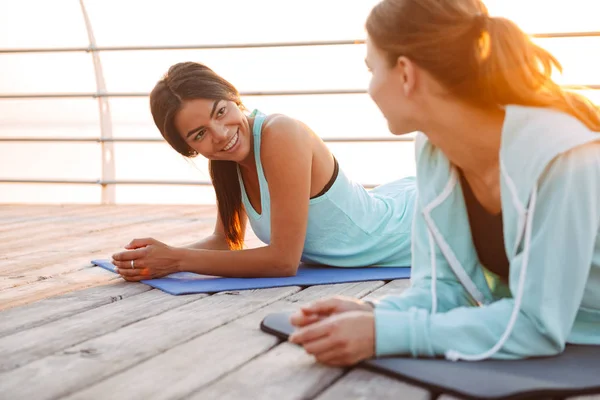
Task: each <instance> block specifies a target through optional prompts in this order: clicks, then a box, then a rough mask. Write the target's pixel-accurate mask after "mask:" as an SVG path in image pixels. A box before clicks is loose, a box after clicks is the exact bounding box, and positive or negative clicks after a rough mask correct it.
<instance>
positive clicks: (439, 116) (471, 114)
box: [421, 102, 505, 181]
mask: <svg viewBox="0 0 600 400" xmlns="http://www.w3.org/2000/svg"><path fill="white" fill-rule="evenodd" d="M435 110H436V112H435V113H429V115H436V118H434V119H430V120H428V121H426V123H425V124H424V126H423V129H421V130H422V131H423V132H424V133H425V134H426V135H427V137H428V138H429V140H430V141H431V143H433V144H434V145H435V146H437V147H439V148H440V149H441V150H442V151H443V152H444V154H445V155H446V157H448V159H449V160H450V162H451V163H452V164H454V165H456V166H457V167H458V168H460V169H461V170H462V171H463V172H464V173H465V175H467V176H471V177H473V178H475V179H481V180H483V181H488V180H489V179H490V176H494V175H495V174H496V173H497V171H498V168H499V159H500V158H499V153H500V143H501V138H502V126H503V124H504V114H505V112H504V110H501V109H496V110H483V109H479V108H475V107H472V106H469V105H466V104H464V103H458V102H445V103H444V104H436V105H435Z"/></svg>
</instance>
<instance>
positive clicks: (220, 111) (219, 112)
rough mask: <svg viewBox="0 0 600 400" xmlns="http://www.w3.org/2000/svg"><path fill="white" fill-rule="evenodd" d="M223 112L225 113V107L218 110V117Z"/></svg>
mask: <svg viewBox="0 0 600 400" xmlns="http://www.w3.org/2000/svg"><path fill="white" fill-rule="evenodd" d="M223 114H225V107H221V108H219V111H217V117H220V116H221V115H223Z"/></svg>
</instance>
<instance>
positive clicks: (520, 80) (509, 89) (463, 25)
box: [366, 0, 600, 131]
mask: <svg viewBox="0 0 600 400" xmlns="http://www.w3.org/2000/svg"><path fill="white" fill-rule="evenodd" d="M366 28H367V32H368V34H369V38H370V39H371V41H372V42H373V43H374V44H375V45H376V46H377V47H378V48H379V49H381V50H383V51H384V52H385V53H386V54H387V56H388V58H389V62H390V64H391V65H395V64H396V62H397V59H398V57H400V56H405V57H407V58H409V59H411V60H412V61H413V62H414V63H415V64H417V65H419V66H420V67H421V68H423V69H425V70H426V71H428V72H429V73H430V74H432V75H433V76H434V77H435V78H436V79H437V80H438V81H439V82H440V83H442V84H443V85H444V86H445V87H446V88H447V89H448V90H449V91H450V93H451V94H453V95H455V96H458V97H459V98H461V99H463V100H465V101H468V102H470V103H472V104H475V105H477V106H481V107H497V106H498V105H507V104H518V105H524V106H535V107H551V108H554V109H557V110H560V111H563V112H566V113H568V114H570V115H572V116H574V117H576V118H577V119H579V120H580V121H581V122H582V123H584V124H585V125H586V126H587V127H588V128H589V129H591V130H592V131H600V108H598V107H597V106H595V105H594V104H593V103H592V102H591V101H590V100H589V99H587V98H586V97H584V96H581V95H579V94H576V93H573V92H568V91H565V90H564V89H562V88H561V87H560V86H559V85H558V84H557V83H555V82H554V81H553V80H552V78H551V73H552V70H553V68H556V69H557V70H559V71H562V66H561V65H560V63H559V62H558V60H557V59H556V58H554V57H553V56H552V55H551V54H550V53H549V52H548V51H546V50H544V49H542V48H541V47H539V46H537V45H536V44H534V43H533V42H532V41H531V39H530V38H529V36H528V35H527V34H525V33H524V32H523V31H522V30H521V29H520V28H519V27H518V26H517V25H516V24H515V23H514V22H512V21H510V20H508V19H506V18H496V17H491V16H489V14H488V11H487V8H486V7H485V5H484V4H483V2H482V1H481V0H383V1H382V2H381V3H379V4H378V5H377V6H375V7H374V8H373V10H372V11H371V13H370V15H369V17H368V19H367V23H366Z"/></svg>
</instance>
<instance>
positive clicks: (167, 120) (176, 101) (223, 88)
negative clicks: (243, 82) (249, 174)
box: [150, 62, 243, 250]
mask: <svg viewBox="0 0 600 400" xmlns="http://www.w3.org/2000/svg"><path fill="white" fill-rule="evenodd" d="M191 99H211V100H229V101H233V102H234V103H236V104H237V105H238V106H239V107H240V108H242V109H243V105H242V101H241V99H240V94H239V92H238V91H237V89H236V88H235V87H234V86H233V85H232V84H231V83H229V82H228V81H226V80H225V79H223V78H222V77H221V76H219V75H218V74H216V73H215V72H214V71H213V70H211V69H210V68H208V67H207V66H205V65H203V64H199V63H195V62H184V63H179V64H175V65H173V66H172V67H171V68H169V71H168V72H167V73H166V75H165V76H164V77H163V78H162V79H161V80H160V81H158V83H157V84H156V86H155V87H154V89H153V90H152V93H151V94H150V110H151V112H152V117H153V118H154V123H155V124H156V126H157V127H158V130H159V131H160V133H161V134H162V136H163V137H164V138H165V140H166V141H167V142H168V143H169V144H170V145H171V147H173V149H175V150H176V151H177V152H179V153H180V154H182V155H183V156H185V157H196V156H197V155H198V153H197V152H196V151H195V150H194V149H193V148H192V147H190V145H188V144H187V143H186V142H185V140H183V138H182V137H181V135H180V134H179V132H178V131H177V129H176V128H175V122H174V119H175V116H176V115H177V112H179V110H180V109H181V107H182V105H183V103H184V102H185V101H186V100H191ZM208 166H209V172H210V177H211V179H212V183H213V186H214V188H215V193H216V196H217V207H218V209H219V215H220V217H221V220H222V221H223V225H224V227H225V238H226V240H227V243H228V245H229V248H230V249H232V250H234V249H236V250H237V249H241V248H242V246H243V239H242V224H241V213H242V211H243V204H242V193H241V190H240V185H239V182H238V175H237V165H236V163H235V162H233V161H223V160H218V161H215V160H210V161H209V164H208Z"/></svg>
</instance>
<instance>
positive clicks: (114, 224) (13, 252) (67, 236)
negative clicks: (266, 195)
mask: <svg viewBox="0 0 600 400" xmlns="http://www.w3.org/2000/svg"><path fill="white" fill-rule="evenodd" d="M116 211H118V212H119V213H122V214H125V215H115V217H114V218H107V220H101V219H100V218H99V217H98V216H97V217H96V218H95V219H98V220H100V221H96V222H95V223H94V222H93V221H94V219H91V220H86V219H82V220H81V222H80V223H79V228H77V224H76V225H75V226H73V227H65V229H64V231H63V230H62V229H60V228H57V227H56V226H54V225H52V224H50V225H49V226H47V227H45V228H37V227H36V229H39V231H37V232H36V233H34V234H26V233H24V234H19V232H15V237H13V239H12V240H4V241H3V242H2V244H0V251H3V253H5V254H6V256H9V257H15V256H17V255H19V254H26V253H28V252H30V251H31V243H32V240H35V243H36V247H35V248H36V250H50V249H55V248H56V246H57V243H56V242H57V240H56V239H57V237H60V241H61V243H62V244H68V243H69V242H70V241H73V240H76V239H81V238H82V237H85V238H88V239H91V238H93V237H96V236H102V235H105V234H110V233H116V232H120V231H122V230H123V229H128V228H130V227H132V226H134V225H136V224H147V223H149V222H155V223H157V224H163V225H171V224H173V223H176V222H177V221H178V219H179V218H178V217H182V216H186V215H187V214H189V213H192V212H191V211H188V212H186V211H185V210H184V209H182V210H180V211H179V213H178V214H176V215H175V216H174V215H165V214H163V213H162V212H161V210H160V209H158V210H156V212H154V211H153V212H152V214H151V215H142V214H139V215H134V216H131V215H127V214H129V213H128V211H127V209H120V208H117V209H116ZM99 215H102V214H101V213H100V214H99ZM187 220H188V219H187V218H186V221H187ZM57 232H59V234H57ZM63 248H64V249H65V250H66V249H69V248H70V246H65V247H63Z"/></svg>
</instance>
